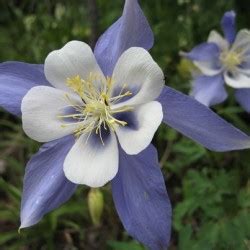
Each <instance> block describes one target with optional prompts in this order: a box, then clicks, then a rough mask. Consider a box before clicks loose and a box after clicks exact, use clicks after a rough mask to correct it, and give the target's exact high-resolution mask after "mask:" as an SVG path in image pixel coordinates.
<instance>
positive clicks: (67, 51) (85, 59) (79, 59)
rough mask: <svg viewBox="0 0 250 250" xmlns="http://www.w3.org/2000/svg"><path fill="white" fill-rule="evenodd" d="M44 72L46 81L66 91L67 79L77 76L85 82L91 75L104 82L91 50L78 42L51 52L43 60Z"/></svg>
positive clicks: (72, 42)
mask: <svg viewBox="0 0 250 250" xmlns="http://www.w3.org/2000/svg"><path fill="white" fill-rule="evenodd" d="M44 71H45V76H46V78H47V80H48V81H49V82H50V83H51V84H52V85H53V86H55V87H56V88H58V89H63V90H68V87H67V85H66V81H67V78H72V77H75V76H77V75H79V76H80V77H81V78H82V79H85V80H86V79H87V78H88V77H89V75H90V73H93V74H96V75H97V76H98V77H99V78H102V79H103V80H104V81H105V79H104V76H103V73H102V71H101V69H100V67H99V66H98V64H97V62H96V59H95V56H94V54H93V52H92V50H91V48H90V47H89V46H88V45H87V44H86V43H83V42H79V41H71V42H69V43H67V44H66V45H65V46H64V47H63V48H62V49H60V50H55V51H53V52H51V53H50V54H49V55H48V56H47V58H46V60H45V64H44Z"/></svg>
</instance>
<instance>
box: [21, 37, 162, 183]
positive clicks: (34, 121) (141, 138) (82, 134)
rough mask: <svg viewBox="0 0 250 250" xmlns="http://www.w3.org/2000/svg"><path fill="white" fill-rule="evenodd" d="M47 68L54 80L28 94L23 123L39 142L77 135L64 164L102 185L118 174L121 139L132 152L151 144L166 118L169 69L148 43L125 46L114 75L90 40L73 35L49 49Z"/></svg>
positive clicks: (75, 177)
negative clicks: (164, 107)
mask: <svg viewBox="0 0 250 250" xmlns="http://www.w3.org/2000/svg"><path fill="white" fill-rule="evenodd" d="M44 72H45V76H46V78H47V80H48V81H49V83H50V84H51V85H52V86H51V87H48V86H37V87H33V88H31V89H30V91H29V92H28V93H27V94H26V95H25V96H24V98H23V100H22V105H21V111H22V121H23V129H24V131H25V132H26V134H27V135H28V136H29V137H31V138H32V139H34V140H37V141H39V142H49V141H53V140H57V139H60V138H63V137H65V136H67V135H74V136H75V138H76V142H75V144H74V145H73V147H72V148H71V149H70V151H69V153H68V154H67V155H66V158H65V160H64V164H63V166H64V173H65V176H66V177H67V179H68V180H70V181H71V182H73V183H76V184H85V185H88V186H90V187H101V186H103V185H105V184H106V183H107V182H109V181H110V180H112V179H113V178H114V177H115V176H116V174H117V171H118V164H119V156H118V154H119V145H120V146H121V148H122V149H123V150H124V151H125V152H126V153H127V154H129V155H136V154H138V153H140V152H141V151H143V150H144V149H146V148H147V147H148V146H149V144H150V143H151V141H152V138H153V135H154V133H155V131H156V130H157V128H158V127H159V125H160V124H161V122H162V118H163V113H162V106H161V104H160V103H159V102H157V101H155V99H156V98H157V97H158V96H159V95H160V93H161V91H162V88H163V86H164V75H163V72H162V71H161V69H160V68H159V66H158V65H157V64H156V63H155V62H154V61H153V59H152V58H151V56H150V55H149V53H148V52H147V51H146V50H145V49H143V48H136V47H134V48H130V49H128V50H127V51H125V52H124V53H123V54H122V55H121V57H120V58H119V59H118V61H117V64H116V65H115V68H114V71H113V74H112V76H111V77H109V76H105V75H104V74H103V72H102V71H101V69H100V67H99V65H98V64H97V62H96V60H95V56H94V54H93V52H92V50H91V48H90V47H89V46H88V45H87V44H85V43H83V42H79V41H72V42H69V43H68V44H66V45H65V46H64V47H63V48H62V49H60V50H57V51H54V52H52V53H50V54H49V56H48V57H47V59H46V60H45V64H44ZM118 142H119V145H118Z"/></svg>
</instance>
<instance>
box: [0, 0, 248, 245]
mask: <svg viewBox="0 0 250 250" xmlns="http://www.w3.org/2000/svg"><path fill="white" fill-rule="evenodd" d="M152 46H153V34H152V31H151V29H150V27H149V24H148V22H147V20H146V18H145V16H144V15H143V12H142V10H141V8H140V6H139V4H138V2H137V0H126V1H125V7H124V11H123V15H122V17H121V18H120V19H119V20H118V21H117V22H116V23H114V24H113V25H112V26H111V27H110V28H109V29H108V30H107V31H106V32H105V33H104V34H103V35H102V36H101V37H100V39H99V41H98V43H97V45H96V47H95V49H94V54H93V53H92V51H91V49H90V48H89V47H88V46H87V45H86V44H85V43H82V42H78V41H73V42H70V43H68V44H66V46H64V47H63V48H62V49H61V50H57V51H53V52H52V53H51V54H49V56H48V57H47V59H46V61H45V65H44V66H43V65H33V64H26V63H21V62H6V63H2V64H0V106H1V107H3V108H4V109H5V110H7V111H9V112H11V113H12V114H14V115H17V116H19V117H20V116H22V121H23V127H24V130H25V132H26V133H27V134H28V135H29V136H30V137H32V138H34V139H35V140H38V141H40V142H46V143H45V144H44V145H43V146H42V147H41V149H40V150H39V152H38V153H37V154H35V155H34V156H33V157H32V158H31V160H30V161H29V162H28V164H27V167H26V170H25V177H24V188H23V195H22V204H21V228H25V227H29V226H32V225H34V224H36V223H38V222H39V221H40V220H41V219H42V217H43V216H44V215H45V214H47V213H48V212H50V211H51V210H53V209H55V208H57V207H59V206H60V205H62V204H63V203H64V202H66V201H67V200H68V199H69V198H70V197H71V196H72V194H73V193H74V192H75V190H76V187H77V184H76V183H79V184H86V185H89V186H94V187H96V186H102V185H104V184H105V183H107V182H108V181H110V180H111V186H112V194H113V199H114V203H115V206H116V210H117V212H118V215H119V217H120V219H121V221H122V223H123V225H124V227H125V229H126V230H127V231H128V233H129V234H130V235H131V236H132V237H134V238H135V239H137V240H138V241H140V242H142V243H143V244H144V245H146V246H147V247H148V248H150V249H152V250H160V249H165V248H166V247H167V246H168V244H169V241H170V234H171V205H170V201H169V198H168V194H167V191H166V187H165V181H164V178H163V176H162V173H161V171H160V167H159V163H158V156H157V151H156V149H155V148H154V146H153V145H152V144H150V142H151V139H152V137H153V135H154V133H155V131H156V129H157V127H158V126H159V124H160V123H161V121H163V122H164V123H166V124H168V125H169V126H171V127H173V128H175V129H177V130H178V131H180V132H181V133H183V134H184V135H186V136H188V137H190V138H191V139H193V140H194V141H196V142H198V143H200V144H202V145H203V146H205V147H207V148H208V149H210V150H215V151H229V150H238V149H246V148H249V147H250V138H249V137H248V136H247V135H246V134H244V133H243V132H241V131H240V130H238V129H237V128H235V127H233V126H232V125H230V124H229V123H227V122H226V121H224V120H223V119H221V118H220V117H219V116H217V115H216V114H215V113H214V112H213V111H211V110H210V109H209V108H207V107H206V106H204V105H202V104H200V103H199V102H197V101H196V100H194V99H193V98H191V97H189V96H186V95H184V94H181V93H179V92H178V91H175V90H173V89H171V88H169V87H166V86H163V73H162V71H161V70H160V68H159V67H158V66H157V64H156V63H155V62H154V61H153V59H152V58H151V56H150V55H149V54H148V52H147V51H146V50H149V49H150V48H151V47H152ZM155 99H156V100H155Z"/></svg>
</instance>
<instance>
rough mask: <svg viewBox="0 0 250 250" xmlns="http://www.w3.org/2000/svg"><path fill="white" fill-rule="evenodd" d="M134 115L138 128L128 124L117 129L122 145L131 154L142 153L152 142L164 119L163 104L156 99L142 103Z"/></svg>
mask: <svg viewBox="0 0 250 250" xmlns="http://www.w3.org/2000/svg"><path fill="white" fill-rule="evenodd" d="M134 116H135V118H134V119H135V120H136V121H135V122H136V128H130V127H129V124H128V126H125V127H119V128H118V129H117V130H116V134H117V137H118V140H119V142H120V144H121V147H122V148H123V150H124V151H125V152H126V153H127V154H130V155H135V154H138V153H140V152H141V151H142V150H144V149H145V148H146V147H147V146H148V145H149V144H150V143H151V141H152V139H153V136H154V134H155V132H156V130H157V128H158V127H159V126H160V124H161V122H162V119H163V113H162V106H161V104H160V103H159V102H156V101H154V102H149V103H147V104H143V105H140V106H138V107H136V108H135V110H134Z"/></svg>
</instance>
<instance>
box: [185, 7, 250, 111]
mask: <svg viewBox="0 0 250 250" xmlns="http://www.w3.org/2000/svg"><path fill="white" fill-rule="evenodd" d="M235 18H236V14H235V12H234V11H230V12H226V13H225V14H224V16H223V18H222V20H221V26H222V29H223V31H224V36H225V38H224V37H222V36H221V35H220V34H219V33H218V32H217V31H214V30H213V31H211V33H210V35H209V37H208V41H207V42H206V43H203V44H201V45H198V46H197V47H195V48H194V49H193V50H192V51H191V52H190V53H184V55H185V56H186V57H187V58H189V59H190V60H192V61H193V62H194V64H195V65H196V66H197V67H198V68H199V69H200V71H201V72H202V75H199V76H198V77H196V78H195V80H194V83H193V90H192V95H193V96H194V97H195V99H197V100H198V101H200V102H201V103H203V104H205V105H207V106H212V105H215V104H218V103H221V102H223V101H224V100H225V99H226V98H227V92H226V89H225V86H224V84H226V85H228V86H230V87H232V88H235V89H236V98H237V100H238V102H239V103H240V104H241V105H242V107H243V108H245V109H246V110H247V111H250V101H249V99H250V98H249V97H250V31H248V30H246V29H243V30H240V31H239V32H238V34H236V27H235V26H236V25H235Z"/></svg>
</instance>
